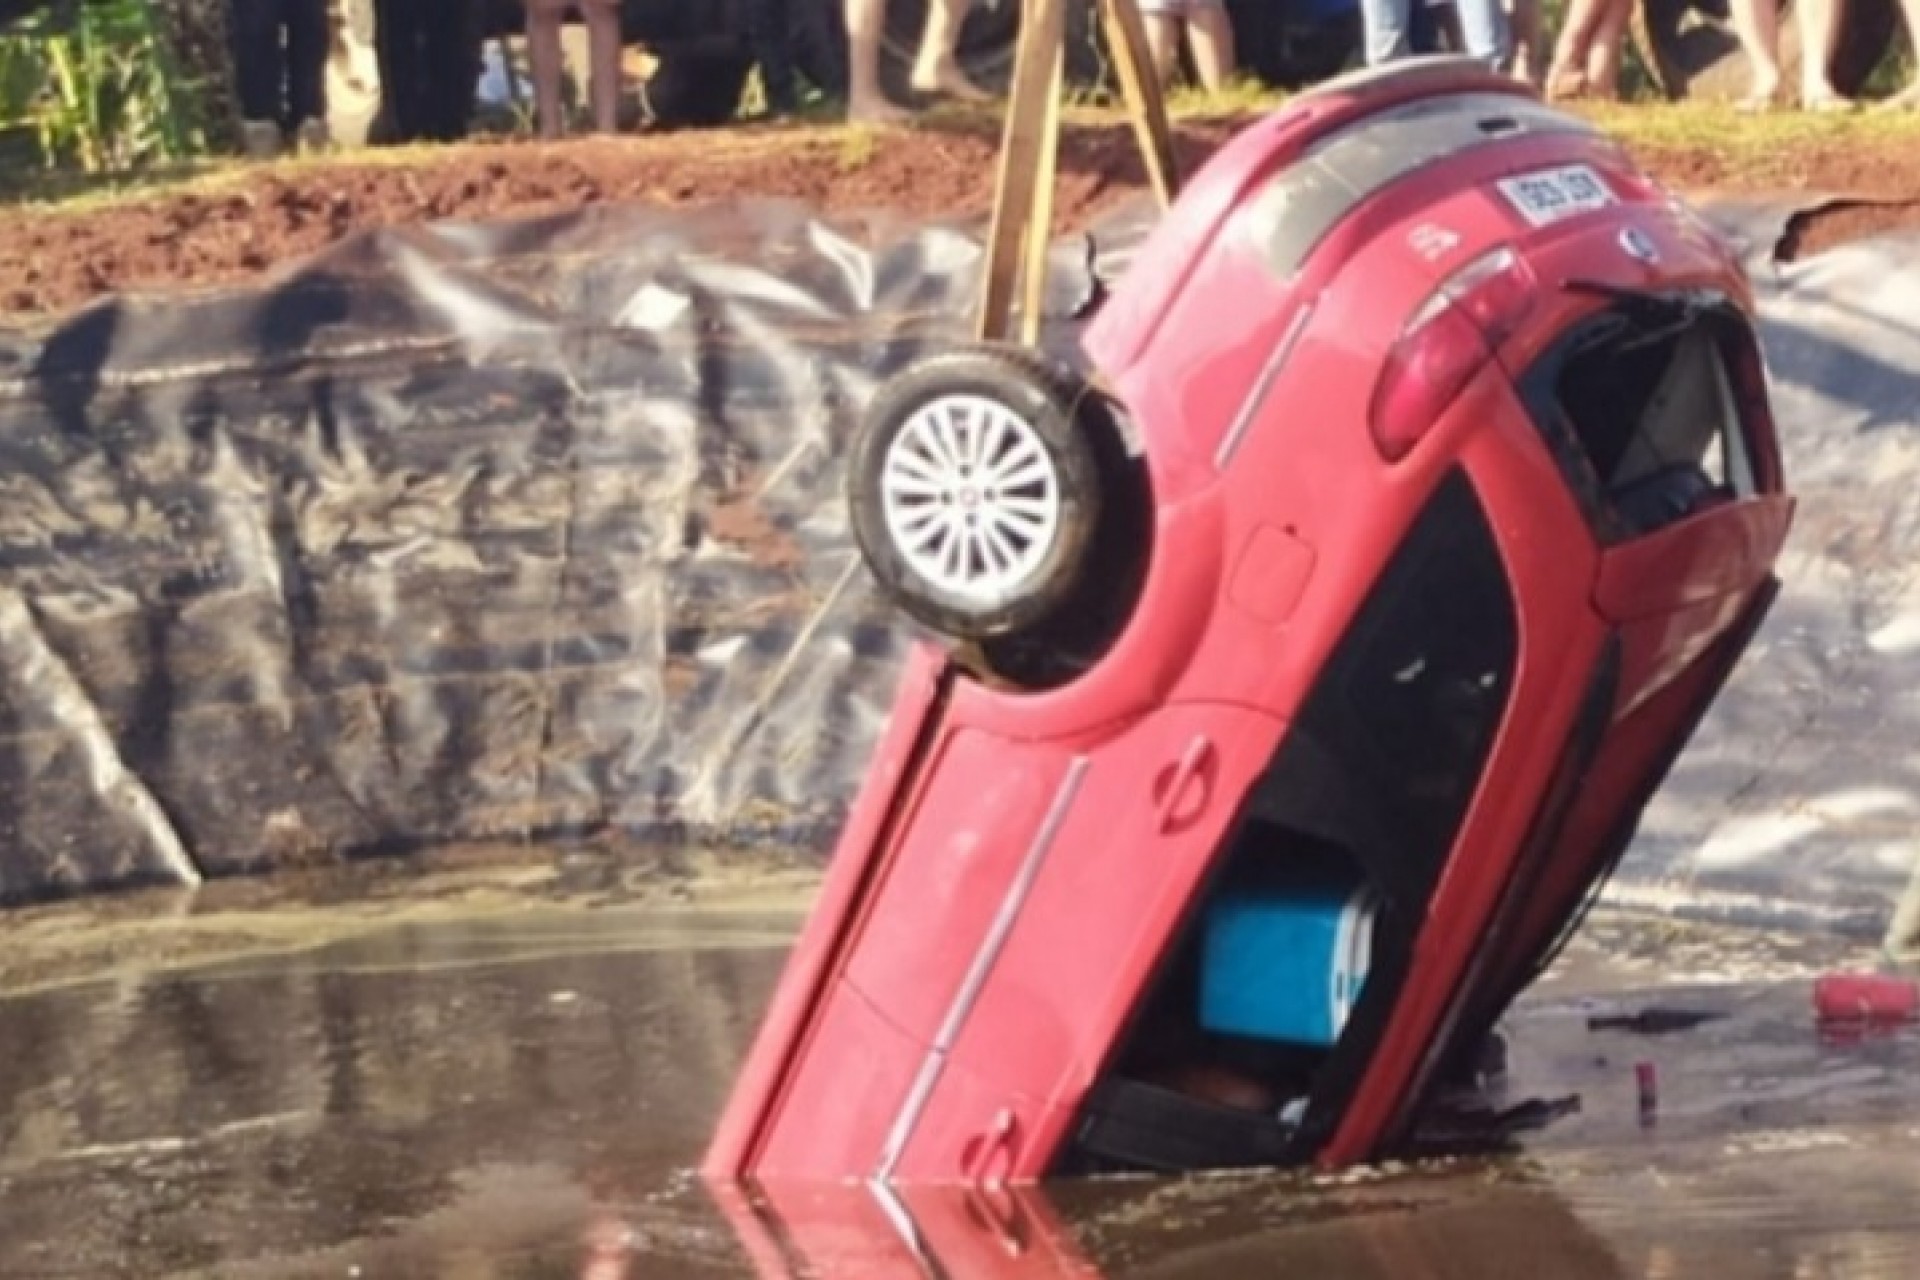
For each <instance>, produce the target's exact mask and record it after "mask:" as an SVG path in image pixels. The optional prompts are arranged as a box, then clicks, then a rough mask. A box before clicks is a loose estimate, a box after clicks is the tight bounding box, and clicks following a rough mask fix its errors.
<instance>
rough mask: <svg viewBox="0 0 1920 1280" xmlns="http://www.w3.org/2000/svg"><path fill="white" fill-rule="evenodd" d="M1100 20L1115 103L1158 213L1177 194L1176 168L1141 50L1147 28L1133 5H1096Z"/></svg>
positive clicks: (1159, 97)
mask: <svg viewBox="0 0 1920 1280" xmlns="http://www.w3.org/2000/svg"><path fill="white" fill-rule="evenodd" d="M1100 18H1101V22H1102V25H1103V26H1104V28H1105V30H1106V33H1107V44H1108V46H1109V47H1110V48H1111V49H1112V50H1113V58H1114V71H1115V72H1116V73H1117V74H1118V75H1119V77H1120V97H1121V99H1122V101H1124V102H1125V103H1126V108H1127V119H1128V121H1129V122H1130V123H1131V124H1132V125H1133V135H1134V138H1135V139H1136V140H1137V141H1138V142H1139V144H1140V156H1141V158H1142V159H1143V160H1145V161H1146V165H1147V181H1148V182H1150V183H1152V184H1153V192H1154V194H1155V195H1156V196H1158V197H1159V198H1160V207H1161V209H1163V210H1164V209H1166V208H1167V207H1169V206H1170V205H1172V204H1173V198H1174V197H1175V196H1176V195H1178V194H1179V189H1180V172H1179V164H1178V161H1177V160H1176V159H1175V157H1174V154H1173V128H1172V126H1171V125H1170V124H1169V123H1168V120H1167V100H1166V97H1165V95H1163V94H1162V93H1161V92H1160V78H1159V76H1157V75H1155V74H1154V71H1153V58H1152V55H1151V54H1150V53H1149V52H1148V50H1147V28H1146V24H1145V23H1144V22H1143V21H1142V20H1141V18H1140V4H1139V0H1100Z"/></svg>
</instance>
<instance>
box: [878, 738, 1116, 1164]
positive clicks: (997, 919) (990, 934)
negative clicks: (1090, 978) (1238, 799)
mask: <svg viewBox="0 0 1920 1280" xmlns="http://www.w3.org/2000/svg"><path fill="white" fill-rule="evenodd" d="M1091 763H1092V761H1091V760H1090V759H1089V758H1088V757H1086V756H1075V757H1074V758H1073V763H1072V764H1070V765H1068V766H1067V776H1066V777H1065V778H1063V779H1061V781H1060V789H1059V790H1058V791H1056V792H1054V795H1053V803H1052V804H1051V805H1049V806H1048V808H1047V816H1046V817H1045V818H1044V819H1042V820H1041V823H1040V830H1039V831H1038V832H1037V833H1036V834H1035V835H1034V838H1033V843H1032V844H1031V845H1029V846H1028V847H1027V853H1026V857H1025V858H1024V859H1022V861H1021V863H1020V871H1019V874H1017V875H1016V876H1015V877H1014V880H1013V883H1012V884H1011V885H1009V886H1008V887H1007V894H1006V897H1004V898H1002V899H1001V901H1000V910H999V911H998V912H997V913H996V914H995V915H994V918H993V923H992V925H990V926H989V927H988V929H987V936H986V940H985V941H984V942H982V943H981V944H980V950H979V951H977V952H975V953H974V957H973V963H972V965H970V966H969V967H968V969H967V976H966V978H965V979H964V980H962V982H961V983H960V989H959V991H957V992H955V993H954V997H953V1003H952V1004H950V1005H948V1006H947V1015H946V1017H945V1018H944V1019H942V1020H941V1023H940V1030H939V1032H938V1033H937V1034H935V1036H934V1039H933V1044H932V1046H931V1047H929V1048H928V1050H927V1056H926V1059H925V1061H923V1062H922V1063H921V1064H920V1072H919V1074H918V1075H916V1076H915V1077H914V1079H913V1087H912V1088H911V1089H909V1090H907V1099H906V1101H905V1102H904V1103H902V1104H901V1107H900V1114H899V1115H898V1116H896V1117H895V1118H894V1121H893V1128H892V1129H891V1130H890V1131H889V1132H888V1134H887V1145H886V1147H885V1149H884V1150H883V1151H882V1152H881V1155H880V1167H879V1168H877V1169H875V1170H874V1173H873V1178H874V1180H875V1181H876V1182H884V1181H886V1180H887V1179H889V1178H891V1177H892V1176H893V1170H894V1168H895V1166H896V1165H898V1164H899V1163H900V1156H901V1153H903V1152H904V1151H905V1150H906V1149H907V1142H908V1141H909V1140H910V1139H911V1138H912V1137H913V1130H914V1126H916V1125H918V1124H919V1123H920V1116H921V1113H922V1112H924V1111H925V1110H926V1109H927V1102H928V1100H929V1099H931V1098H932V1097H933V1087H934V1085H936V1084H937V1083H939V1080H940V1071H941V1068H942V1067H944V1066H945V1065H946V1059H947V1054H948V1052H949V1051H950V1050H951V1049H952V1048H953V1042H954V1041H955V1040H958V1039H959V1038H960V1029H961V1028H962V1027H963V1026H965V1025H966V1021H967V1016H968V1015H969V1014H971V1013H972V1012H973V1006H974V1002H975V1001H977V1000H979V998H980V989H981V988H982V987H984V986H985V985H986V983H987V974H988V973H990V972H991V971H992V969H993V964H994V961H996V960H998V959H999V958H1000V952H1001V950H1002V949H1003V948H1004V947H1005V946H1006V945H1007V938H1008V936H1009V935H1011V934H1012V932H1013V925H1014V922H1015V921H1016V920H1018V919H1019V918H1020V909H1021V908H1022V907H1024V906H1025V905H1026V902H1027V895H1028V894H1029V893H1031V892H1033V882H1034V881H1035V880H1036V879H1038V878H1039V876H1040V866H1041V864H1042V863H1044V862H1045V861H1046V857H1047V851H1048V850H1049V849H1051V848H1052V847H1053V841H1054V837H1056V836H1057V835H1059V834H1060V827H1061V824H1062V823H1064V822H1065V821H1066V820H1067V810H1068V808H1069V807H1070V806H1071V805H1072V804H1073V798H1074V796H1076V795H1078V794H1079V792H1080V785H1081V783H1082V782H1084V781H1085V779H1086V774H1087V768H1088V766H1089V765H1090V764H1091Z"/></svg>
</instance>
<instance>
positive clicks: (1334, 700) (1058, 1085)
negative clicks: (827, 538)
mask: <svg viewBox="0 0 1920 1280" xmlns="http://www.w3.org/2000/svg"><path fill="white" fill-rule="evenodd" d="M1081 346H1082V350H1080V351H1078V352H1074V353H1072V355H1071V357H1044V356H1040V355H1036V354H1033V353H1029V352H1024V351H1016V350H1009V349H1004V348H997V347H986V348H974V349H966V350H962V351H958V352H951V353H945V354H940V355H935V356H932V357H930V358H927V359H925V360H923V361H921V362H919V363H917V364H915V365H914V366H912V367H911V368H909V369H908V370H906V371H905V372H904V373H903V374H901V375H900V376H899V377H898V378H896V379H895V380H894V381H892V382H891V383H889V384H887V385H885V386H884V387H883V388H882V390H881V392H880V394H879V395H877V396H876V397H875V400H874V402H873V404H872V406H871V409H870V412H869V415H868V417H867V420H866V422H865V424H864V426H863V428H862V433H861V435H860V437H859V439H858V440H857V442H856V445H855V449H854V453H853V456H852V459H851V463H850V475H849V480H848V484H849V498H850V502H851V507H852V515H853V521H854V527H855V531H856V534H857V536H858V539H859V542H860V545H861V547H862V549H863V551H864V553H865V555H866V557H867V561H868V564H869V565H870V567H871V568H872V570H873V572H874V574H875V576H876V577H877V578H878V579H879V580H880V582H881V583H882V584H883V586H884V587H885V588H886V589H887V590H888V591H889V592H890V593H891V594H892V596H893V598H894V599H896V600H897V601H898V602H899V604H900V606H901V607H902V608H903V609H904V610H905V611H906V612H907V613H909V614H911V615H912V616H914V617H915V618H917V619H919V620H920V621H922V622H924V623H926V624H928V625H929V626H931V627H933V628H936V629H938V630H940V631H942V632H944V633H946V634H947V635H949V636H951V637H953V638H954V640H955V641H957V642H958V643H957V644H955V645H953V646H952V647H951V651H949V649H948V648H947V647H935V646H934V645H932V644H926V643H923V644H920V645H918V646H917V647H916V648H915V650H914V651H913V654H912V657H911V660H910V661H909V663H908V664H907V669H906V672H905V675H904V677H903V679H902V681H901V684H900V688H899V692H898V700H897V702H896V703H895V706H894V709H893V714H892V719H891V722H890V727H889V728H888V730H887V732H886V734H885V736H884V739H883V741H882V742H881V744H880V746H879V749H878V753H877V755H876V757H875V759H874V762H873V766H872V770H871V773H870V776H869V777H868V779H867V781H866V785H865V788H864V790H863V791H862V792H861V794H860V796H859V798H858V801H857V803H856V805H855V807H854V809H853V811H852V813H851V815H850V817H849V820H848V823H847V825H846V827H845V829H844V831H843V833H842V836H841V840H840V844H839V848H838V850H837V851H836V853H835V855H834V858H833V861H832V864H831V866H830V868H829V871H828V874H827V879H826V883H825V885H824V888H823V890H822V893H821V896H820V898H819V901H818V903H817V905H816V908H815V910H814V912H813V915H812V917H811V920H810V922H809V923H808V925H807V927H806V929H805V931H804V933H803V936H802V937H801V939H800V941H799V943H798V945H797V947H796V949H795V950H794V952H793V954H792V956H791V957H790V959H789V962H788V968H787V971H786V974H785V976H784V979H783V981H782V983H781V985H780V987H779V989H778V991H777V993H776V995H775V998H774V1001H773V1004H772V1007H771V1009H770V1010H769V1011H768V1013H767V1015H766V1018H765V1021H764V1024H763V1025H762V1027H761V1030H760V1034H759V1037H758V1040H757V1042H756V1044H755V1045H754V1047H753V1049H752V1052H751V1054H750V1056H749V1058H748V1060H747V1062H746V1064H745V1067H744V1069H743V1071H742V1073H741V1075H740V1077H739V1080H738V1081H737V1084H736V1088H735V1093H734V1095H733V1098H732V1101H731V1104H730V1106H729V1107H728V1109H727V1110H726V1112H725V1114H724V1116H723V1117H722V1120H721V1123H720V1125H719V1128H718V1131H717V1133H716V1135H715V1137H714V1139H713V1142H712V1146H711V1149H710V1151H709V1152H708V1155H707V1159H706V1162H705V1170H706V1172H707V1173H708V1174H709V1175H710V1176H711V1177H714V1178H719V1179H733V1178H739V1177H743V1176H744V1177H750V1178H753V1179H758V1180H762V1181H766V1180H773V1179H787V1178H798V1179H824V1180H839V1179H862V1180H878V1181H881V1182H913V1181H960V1182H976V1181H978V1182H994V1181H1019V1180H1027V1179H1038V1178H1042V1177H1048V1176H1053V1175H1062V1174H1073V1173H1084V1172H1090V1171H1103V1170H1113V1169H1190V1168H1197V1167H1223V1166H1247V1165H1265V1164H1287V1163H1319V1164H1322V1165H1337V1164H1343V1163H1348V1162H1355V1161H1364V1160H1368V1159H1372V1158H1376V1157H1378V1156H1380V1155H1382V1154H1384V1153H1387V1152H1389V1151H1392V1150H1394V1149H1396V1148H1400V1147H1403V1146H1404V1145H1405V1144H1406V1143H1407V1142H1408V1141H1409V1140H1410V1139H1411V1138H1412V1137H1413V1136H1414V1135H1415V1129H1416V1125H1415V1122H1416V1120H1417V1119H1418V1118H1419V1117H1420V1116H1421V1114H1422V1112H1423V1110H1424V1109H1425V1108H1427V1107H1428V1106H1429V1105H1430V1104H1432V1102H1433V1101H1434V1099H1435V1098H1436V1096H1437V1095H1438V1093H1439V1092H1440V1091H1441V1090H1443V1089H1444V1088H1445V1086H1446V1084H1447V1082H1448V1080H1449V1079H1451V1078H1454V1077H1456V1076H1458V1075H1459V1074H1460V1072H1461V1071H1462V1070H1463V1069H1464V1068H1465V1067H1467V1066H1470V1065H1471V1063H1472V1062H1473V1061H1474V1057H1475V1055H1476V1054H1477V1053H1478V1052H1479V1051H1480V1049H1481V1047H1482V1046H1483V1045H1485V1044H1486V1043H1487V1042H1488V1038H1489V1036H1490V1035H1491V1033H1492V1030H1493V1028H1494V1025H1495V1023H1496V1021H1497V1019H1498V1018H1499V1017H1500V1016H1501V1014H1502V1013H1503V1011H1504V1010H1505V1009H1506V1007H1507V1006H1508V1004H1509V1003H1510V1002H1511V1001H1512V999H1513V998H1514V997H1515V996H1516V995H1517V994H1518V993H1519V992H1520V991H1522V990H1523V989H1524V988H1525V987H1526V985H1527V984H1528V983H1529V982H1530V981H1531V980H1532V979H1533V978H1534V977H1535V976H1536V975H1537V973H1538V972H1539V971H1540V969H1541V967H1542V966H1543V965H1544V964H1545V963H1546V961H1547V960H1548V959H1549V958H1550V957H1551V954H1552V952H1553V951H1554V949H1555V947H1556V945H1557V943H1558V942H1559V941H1560V940H1561V939H1562V938H1563V937H1564V936H1565V935H1566V934H1567V932H1568V931H1569V930H1570V929H1572V928H1573V927H1574V926H1575V924H1576V923H1577V920H1578V918H1579V915H1580V913H1581V910H1582V908H1583V906H1584V905H1585V903H1586V902H1587V901H1588V900H1589V899H1590V898H1591V896H1592V895H1593V894H1594V893H1595V892H1596V891H1597V889H1598V887H1599V886H1600V885H1601V883H1602V882H1603V881H1604V880H1605V879H1606V878H1607V876H1608V874H1609V873H1610V871H1611V869H1612V867H1613V865H1614V864H1615V862H1616V860H1617V859H1618V858H1619V857H1620V856H1621V854H1622V852H1623V851H1624V850H1625V848H1626V847H1627V845H1628V843H1629V842H1630V840H1631V838H1632V836H1633V833H1634V829H1635V825H1636V823H1637V821H1638V818H1639V815H1640V812H1641V810H1642V808H1643V807H1644V805H1645V804H1646V802H1647V801H1648V799H1649V798H1650V796H1651V794H1652V792H1653V791H1654V790H1655V788H1656V787H1658V786H1659V784H1660V782H1661V780H1662V778H1663V777H1664V776H1665V774H1666V772H1667V770H1668V769H1669V767H1670V766H1671V764H1672V762H1673V760H1674V758H1675V756H1676V755H1677V754H1678V753H1679V751H1680V750H1681V748H1682V746H1683V745H1684V744H1685V742H1686V741H1687V739H1688V738H1689V736H1690V735H1691V733H1692V731H1693V728H1694V726H1695V725H1696V723H1697V722H1698V721H1699V719H1700V717H1701V716H1702V715H1703V714H1704V712H1705V711H1706V709H1707V707H1708V705H1709V704H1710V703H1711V701H1712V700H1713V698H1714V697H1715V696H1716V694H1717V692H1718V690H1719V689H1720V687H1721V685H1722V683H1723V682H1724V681H1725V679H1726V677H1727V675H1728V673H1729V671H1730V670H1731V669H1732V667H1733V666H1734V664H1735V663H1736V662H1737V660H1738V659H1739V656H1740V654H1741V652H1742V651H1743V649H1744V648H1745V646H1746V644H1747V642H1748V640H1749V638H1750V637H1751V636H1752V634H1753V632H1754V630H1755V628H1756V627H1757V626H1758V625H1759V624H1760V622H1761V619H1762V618H1763V616H1764V615H1765V613H1766V612H1767V609H1768V607H1769V605H1770V603H1771V601H1772V599H1773V596H1774V593H1775V590H1776V587H1777V582H1776V579H1775V577H1774V571H1773V566H1774V562H1775V559H1776V556H1777V555H1778V553H1779V550H1780V547H1781V544H1782V542H1783V540H1784V539H1785V537H1786V534H1787V531H1788V527H1789V524H1790V521H1791V518H1792V512H1793V503H1792V500H1791V499H1790V498H1789V497H1788V496H1787V495H1786V494H1785V493H1784V492H1783V485H1782V475H1781V462H1780V453H1779V449H1778V447H1777V442H1776V437H1775V430H1774V426H1773V422H1772V420H1771V417H1770V414H1769V407H1768V396H1767V384H1766V374H1765V370H1764V366H1763V363H1762V358H1761V352H1760V349H1759V346H1758V343H1757V340H1756V336H1755V316H1754V303H1753V299H1752V296H1751V293H1750V290H1749V286H1748V283H1747V281H1746V279H1745V277H1744V276H1743V274H1742V271H1741V268H1740V265H1739V263H1738V261H1737V259H1736V257H1735V254H1734V252H1733V251H1732V250H1731V248H1730V247H1729V246H1728V245H1727V244H1725V243H1723V241H1722V240H1721V239H1720V238H1718V237H1717V236H1716V235H1715V233H1714V232H1713V231H1712V230H1711V229H1710V228H1709V227H1708V226H1706V225H1705V224H1704V223H1703V222H1702V221H1701V220H1700V219H1699V218H1697V217H1696V216H1695V215H1694V214H1693V213H1691V212H1690V211H1689V210H1688V209H1686V208H1685V207H1683V206H1682V205H1681V204H1679V203H1678V202H1676V201H1675V200H1673V199H1672V198H1670V197H1669V196H1668V195H1667V194H1666V193H1664V192H1663V191H1662V190H1661V189H1660V188H1659V187H1658V186H1657V185H1656V184H1654V183H1653V182H1651V181H1650V180H1649V179H1648V178H1647V177H1645V176H1644V175H1643V174H1642V173H1641V172H1639V171H1638V170H1637V169H1636V168H1635V166H1634V165H1633V164H1632V163H1631V162H1630V161H1629V159H1628V157H1627V156H1626V154H1625V153H1624V152H1623V151H1622V150H1621V149H1620V148H1619V147H1618V146H1616V145H1615V144H1614V143H1612V142H1610V141H1609V140H1608V139H1606V138H1605V137H1603V136H1601V135H1600V134H1598V133H1597V132H1595V131H1594V130H1593V129H1592V128H1591V127H1589V126H1588V125H1587V124H1585V123H1583V122H1582V121H1580V120H1579V119H1577V118H1574V117H1570V116H1568V115H1565V114H1562V113H1560V112H1558V111H1555V110H1552V109H1549V108H1548V107H1546V106H1544V105H1542V103H1541V102H1540V101H1539V100H1538V99H1537V98H1536V97H1535V96H1534V95H1533V94H1532V93H1531V91H1529V90H1527V89H1526V88H1525V87H1523V86H1521V85H1519V84H1517V83H1515V82H1513V81H1511V80H1508V79H1506V78H1503V77H1500V76H1496V75H1492V74H1488V73H1485V72H1483V71H1479V70H1476V69H1472V68H1471V67H1470V66H1463V65H1462V64H1461V63H1459V62H1457V61H1454V60H1445V61H1435V62H1419V63H1413V64H1408V65H1406V66H1402V67H1399V68H1395V69H1393V70H1390V71H1387V72H1384V73H1367V74H1362V75H1360V76H1358V77H1353V78H1349V79H1345V80H1342V81H1336V82H1333V83H1331V84H1329V85H1327V86H1325V87H1324V88H1322V89H1321V90H1319V91H1316V92H1313V93H1310V94H1307V95H1304V96H1302V97H1300V98H1298V99H1296V100H1294V101H1293V102H1292V103H1291V104H1290V105H1288V106H1287V107H1286V108H1285V109H1284V110H1281V111H1279V112H1277V113H1276V114H1274V115H1272V116H1271V117H1269V118H1266V119H1264V120H1262V121H1260V122H1259V123H1257V124H1255V125H1253V126H1252V127H1250V128H1248V129H1247V130H1246V131H1244V132H1243V133H1242V134H1240V135H1239V136H1238V137H1237V138H1235V139H1234V140H1233V141H1232V142H1231V143H1229V144H1228V145H1227V146H1226V147H1225V148H1223V149H1222V150H1221V151H1220V152H1218V153H1217V154H1216V155H1215V156H1214V157H1213V158H1212V159H1211V160H1210V161H1209V162H1208V164H1207V165H1206V166H1205V167H1204V168H1203V169H1202V170H1201V171H1200V172H1198V173H1197V174H1196V175H1195V176H1194V178H1193V180H1192V181H1191V182H1190V184H1189V185H1188V187H1187V188H1186V190H1185V191H1184V192H1183V193H1182V195H1181V197H1180V198H1179V200H1178V201H1177V202H1176V203H1175V205H1174V206H1173V208H1172V209H1171V210H1170V211H1169V212H1168V214H1167V216H1166V217H1165V219H1164V220H1163V221H1162V222H1161V223H1160V224H1159V225H1158V226H1157V227H1156V228H1155V229H1154V231H1153V232H1152V234H1151V236H1150V237H1149V238H1148V239H1147V240H1146V241H1145V242H1144V244H1143V245H1142V247H1141V248H1140V249H1139V251H1138V253H1137V254H1136V256H1135V257H1134V259H1133V261H1132V262H1131V264H1130V265H1129V266H1128V268H1127V269H1126V271H1125V273H1124V275H1123V277H1122V278H1121V279H1120V280H1119V281H1118V282H1117V283H1116V284H1115V286H1114V287H1113V290H1112V292H1111V294H1110V296H1108V297H1106V298H1105V299H1104V300H1103V301H1101V302H1100V303H1099V304H1098V310H1097V312H1096V314H1095V315H1094V317H1093V319H1092V320H1091V322H1090V323H1089V324H1088V325H1087V326H1086V327H1085V329H1084V330H1083V331H1082V339H1081Z"/></svg>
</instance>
